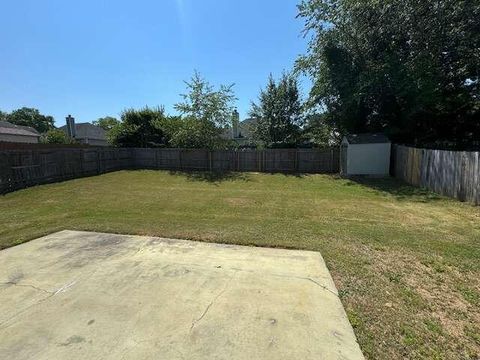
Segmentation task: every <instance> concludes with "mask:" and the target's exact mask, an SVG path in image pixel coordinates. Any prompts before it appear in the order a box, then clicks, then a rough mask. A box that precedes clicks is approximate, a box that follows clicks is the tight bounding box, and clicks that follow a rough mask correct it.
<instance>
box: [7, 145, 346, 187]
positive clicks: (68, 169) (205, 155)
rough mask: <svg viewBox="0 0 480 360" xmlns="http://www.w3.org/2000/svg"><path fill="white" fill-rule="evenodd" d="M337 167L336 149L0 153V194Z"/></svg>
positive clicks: (329, 170)
mask: <svg viewBox="0 0 480 360" xmlns="http://www.w3.org/2000/svg"><path fill="white" fill-rule="evenodd" d="M338 166H339V150H338V148H328V149H269V150H245V151H243V150H242V151H235V150H225V151H220V150H219V151H208V150H201V149H118V148H58V149H55V148H48V149H41V148H35V149H28V150H0V193H7V192H10V191H14V190H18V189H21V188H25V187H29V186H33V185H39V184H45V183H50V182H56V181H62V180H68V179H74V178H79V177H84V176H92V175H98V174H103V173H106V172H110V171H116V170H126V169H164V170H180V171H193V170H199V171H259V172H303V173H336V172H338V170H339V169H338Z"/></svg>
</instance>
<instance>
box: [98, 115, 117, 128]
mask: <svg viewBox="0 0 480 360" xmlns="http://www.w3.org/2000/svg"><path fill="white" fill-rule="evenodd" d="M119 123H120V121H118V119H117V118H114V117H112V116H105V117H103V118H98V119H97V120H95V121H93V122H92V124H93V125H96V126H100V127H101V128H102V129H103V130H105V131H110V130H112V129H113V128H114V127H115V126H117V125H118V124H119Z"/></svg>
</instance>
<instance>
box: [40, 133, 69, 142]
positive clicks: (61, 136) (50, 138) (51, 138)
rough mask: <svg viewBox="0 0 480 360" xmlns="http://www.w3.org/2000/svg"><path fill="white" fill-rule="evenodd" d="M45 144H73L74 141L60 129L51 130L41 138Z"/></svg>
mask: <svg viewBox="0 0 480 360" xmlns="http://www.w3.org/2000/svg"><path fill="white" fill-rule="evenodd" d="M40 140H41V142H42V143H45V144H72V143H74V140H73V139H72V138H70V137H69V136H67V134H65V132H64V131H62V130H60V129H50V130H48V131H47V132H46V133H44V134H43V135H42V137H41V138H40Z"/></svg>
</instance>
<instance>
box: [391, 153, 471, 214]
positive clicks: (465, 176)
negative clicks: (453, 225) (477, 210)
mask: <svg viewBox="0 0 480 360" xmlns="http://www.w3.org/2000/svg"><path fill="white" fill-rule="evenodd" d="M392 159H393V166H392V169H393V175H394V176H395V177H397V178H400V179H402V180H404V181H406V182H407V183H409V184H412V185H415V186H420V187H424V188H427V189H429V190H432V191H434V192H436V193H439V194H442V195H446V196H450V197H454V198H457V199H458V200H460V201H468V202H471V203H473V204H475V205H479V204H480V153H479V152H469V151H445V150H429V149H418V148H412V147H407V146H401V145H394V146H393V152H392Z"/></svg>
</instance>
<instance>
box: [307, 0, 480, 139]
mask: <svg viewBox="0 0 480 360" xmlns="http://www.w3.org/2000/svg"><path fill="white" fill-rule="evenodd" d="M299 16H300V17H302V18H304V19H305V32H306V34H308V35H309V36H311V40H310V46H309V50H308V53H307V54H306V55H305V56H302V57H301V58H300V59H299V60H298V62H297V67H298V68H299V69H301V70H304V71H305V72H307V73H308V74H309V75H310V76H311V78H312V79H313V82H314V84H313V89H312V91H311V94H310V104H311V105H312V106H321V107H322V108H323V109H324V110H325V111H326V113H327V114H328V121H329V122H330V124H331V125H332V126H334V127H335V128H336V129H338V130H339V131H340V132H343V133H344V132H366V131H384V132H386V133H387V134H388V135H390V136H391V137H392V138H393V139H394V140H397V141H405V142H412V143H417V144H426V143H431V142H435V141H439V140H448V141H452V142H455V143H457V144H460V143H462V142H463V141H467V142H468V141H469V142H472V141H474V140H475V139H479V138H480V51H479V49H480V21H478V19H479V18H480V6H479V5H478V3H477V2H475V1H469V0H442V1H433V0H428V1H427V0H426V1H417V0H385V1H378V0H303V1H302V2H301V3H300V5H299Z"/></svg>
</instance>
